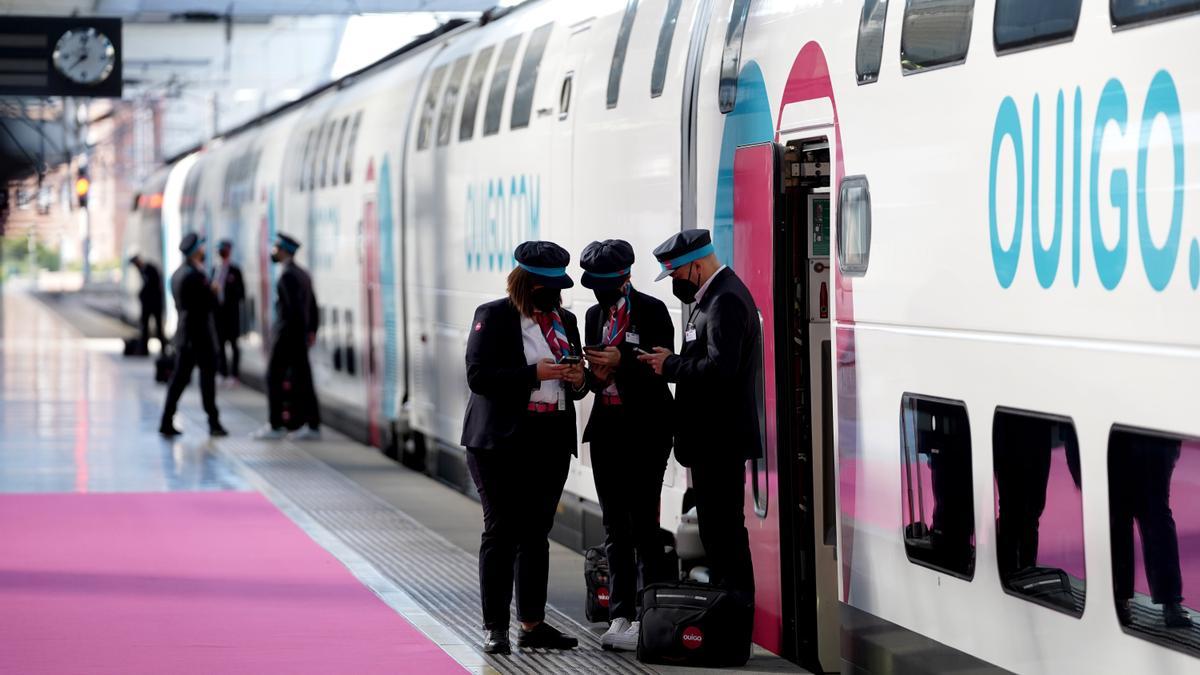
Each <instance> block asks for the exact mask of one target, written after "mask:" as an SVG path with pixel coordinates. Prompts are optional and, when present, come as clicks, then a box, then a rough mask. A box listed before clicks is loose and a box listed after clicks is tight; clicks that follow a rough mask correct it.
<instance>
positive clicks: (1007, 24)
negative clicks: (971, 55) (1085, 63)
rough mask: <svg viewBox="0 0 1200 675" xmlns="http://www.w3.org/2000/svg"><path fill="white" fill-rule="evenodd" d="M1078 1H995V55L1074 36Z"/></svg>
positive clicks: (1077, 16) (1077, 17)
mask: <svg viewBox="0 0 1200 675" xmlns="http://www.w3.org/2000/svg"><path fill="white" fill-rule="evenodd" d="M1081 2H1082V0H999V2H997V3H996V20H995V22H994V24H993V31H994V32H993V35H992V37H993V39H994V40H995V43H996V51H997V52H1006V51H1011V50H1014V49H1021V48H1023V47H1032V46H1034V45H1039V44H1048V43H1052V42H1063V41H1066V40H1070V39H1071V38H1073V37H1075V26H1076V25H1078V23H1079V5H1080V3H1081Z"/></svg>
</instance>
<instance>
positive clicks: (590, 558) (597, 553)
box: [583, 546, 609, 623]
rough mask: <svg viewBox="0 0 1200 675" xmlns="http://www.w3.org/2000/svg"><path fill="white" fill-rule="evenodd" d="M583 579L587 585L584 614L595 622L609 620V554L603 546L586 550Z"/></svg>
mask: <svg viewBox="0 0 1200 675" xmlns="http://www.w3.org/2000/svg"><path fill="white" fill-rule="evenodd" d="M583 581H584V584H585V585H586V586H587V603H586V604H585V605H584V610H583V611H584V614H586V615H587V620H588V621H591V622H593V623H599V622H601V621H608V600H609V589H608V556H607V555H606V554H605V552H604V547H603V546H593V547H591V548H589V549H588V550H587V551H585V552H584V558H583Z"/></svg>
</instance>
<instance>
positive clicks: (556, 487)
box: [462, 241, 587, 654]
mask: <svg viewBox="0 0 1200 675" xmlns="http://www.w3.org/2000/svg"><path fill="white" fill-rule="evenodd" d="M514 256H515V257H516V261H517V267H516V268H514V269H513V271H512V272H511V273H510V274H509V275H508V296H507V297H505V298H501V299H499V300H493V301H492V302H488V303H485V304H483V305H480V306H479V308H478V309H476V310H475V319H474V320H473V321H472V322H471V326H470V329H469V330H470V333H469V335H468V339H467V355H466V361H467V384H468V386H469V387H470V389H471V397H470V399H469V400H468V402H467V412H466V415H465V417H464V419H463V433H462V444H463V445H464V446H466V448H467V466H468V468H469V469H470V471H471V478H472V479H473V480H474V482H475V487H476V488H477V489H478V490H479V502H480V504H481V505H482V507H483V536H482V538H481V540H480V544H479V585H480V596H481V599H482V604H483V627H484V630H485V631H487V634H486V637H485V640H484V643H483V650H484V652H485V653H488V654H508V653H510V650H511V648H510V645H509V639H508V622H509V604H510V603H511V601H512V596H513V580H514V575H515V578H516V586H517V619H518V620H520V622H521V629H520V632H519V633H518V635H517V646H518V647H523V648H536V647H543V648H550V649H571V648H573V647H575V646H576V645H577V644H578V640H576V639H575V638H573V637H570V636H567V635H564V634H562V633H561V632H559V631H558V630H557V629H555V628H554V627H552V626H550V625H549V624H547V623H546V622H545V620H544V619H545V615H546V583H547V577H548V572H549V564H550V559H549V555H550V554H549V550H550V549H549V546H550V545H549V539H548V537H549V534H550V527H551V526H552V525H553V524H554V513H555V510H556V509H557V507H558V500H559V497H561V496H562V489H563V484H564V483H566V480H567V469H568V467H569V466H570V463H571V455H573V454H575V452H576V442H575V439H576V436H575V400H576V399H579V398H582V397H584V396H586V395H587V387H586V376H585V373H584V368H583V365H582V363H581V362H580V345H579V328H578V324H577V322H576V320H575V315H574V314H572V313H571V312H569V311H567V310H566V309H565V308H563V307H562V306H561V304H562V297H561V292H560V291H561V289H564V288H570V287H571V286H573V285H574V282H572V281H571V278H570V277H569V276H567V270H566V266H567V263H568V262H570V260H571V255H570V254H569V253H567V252H566V251H565V250H564V249H563V248H562V247H561V246H558V245H557V244H554V243H552V242H548V241H527V242H525V243H523V244H521V245H520V246H518V247H517V249H516V251H515V253H514Z"/></svg>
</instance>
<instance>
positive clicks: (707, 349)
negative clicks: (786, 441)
mask: <svg viewBox="0 0 1200 675" xmlns="http://www.w3.org/2000/svg"><path fill="white" fill-rule="evenodd" d="M692 324H693V325H694V326H695V329H696V339H695V340H691V341H688V340H687V337H686V331H687V327H686V326H685V327H684V331H685V336H684V343H683V349H682V350H681V351H680V353H679V354H677V355H675V356H670V357H668V358H667V360H666V361H665V362H664V363H663V375H665V376H666V377H667V379H668V380H669V381H671V382H675V383H677V386H676V387H675V412H676V415H675V418H676V430H675V458H676V459H678V460H679V463H680V464H683V465H684V466H692V465H694V464H695V463H697V462H703V461H705V460H707V459H717V458H718V457H719V456H720V454H723V453H733V454H734V455H736V456H740V457H742V458H745V459H754V458H756V457H760V456H761V455H762V434H761V430H760V429H759V416H758V394H759V392H758V388H759V377H760V376H761V373H760V371H761V368H762V339H761V333H762V331H761V328H760V327H759V321H758V307H757V306H755V304H754V298H752V297H751V296H750V290H749V289H747V288H746V285H745V284H743V283H742V280H741V279H739V278H738V277H737V275H736V274H734V273H733V270H731V269H724V270H721V271H720V272H719V273H717V275H716V276H715V277H714V278H713V280H712V283H711V284H709V287H708V289H707V290H705V292H704V297H703V298H702V299H701V300H700V302H699V303H697V305H696V308H695V315H694V316H693V317H692Z"/></svg>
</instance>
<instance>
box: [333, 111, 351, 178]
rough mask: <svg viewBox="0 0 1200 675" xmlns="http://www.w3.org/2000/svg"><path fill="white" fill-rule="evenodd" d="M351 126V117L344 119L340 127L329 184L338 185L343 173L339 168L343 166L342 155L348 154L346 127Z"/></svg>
mask: <svg viewBox="0 0 1200 675" xmlns="http://www.w3.org/2000/svg"><path fill="white" fill-rule="evenodd" d="M349 125H350V116H349V115H347V116H345V117H343V118H342V123H341V124H339V125H338V137H337V138H338V139H337V146H336V147H337V150H336V151H335V152H334V153H333V165H332V166H331V167H329V182H330V184H331V185H337V184H338V175H340V174H341V173H342V172H341V171H338V168H339V167H341V165H342V153H344V152H346V127H348V126H349Z"/></svg>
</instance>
